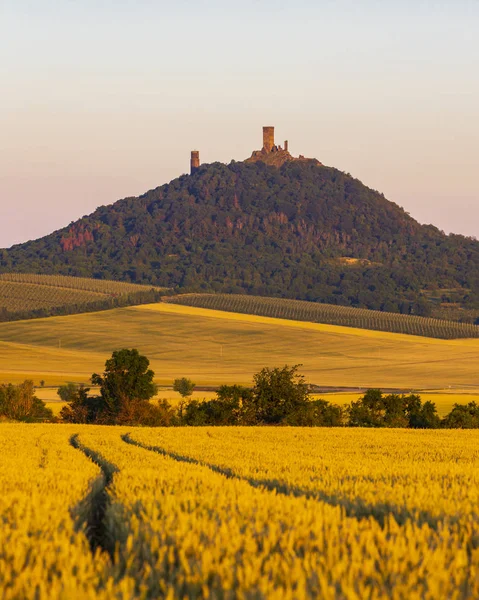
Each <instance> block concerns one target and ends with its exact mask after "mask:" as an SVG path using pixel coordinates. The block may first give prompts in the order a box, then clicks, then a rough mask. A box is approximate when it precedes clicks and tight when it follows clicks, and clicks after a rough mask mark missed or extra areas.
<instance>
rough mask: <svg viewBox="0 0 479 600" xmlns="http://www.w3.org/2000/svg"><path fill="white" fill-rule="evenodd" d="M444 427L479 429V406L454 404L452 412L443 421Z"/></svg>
mask: <svg viewBox="0 0 479 600" xmlns="http://www.w3.org/2000/svg"><path fill="white" fill-rule="evenodd" d="M443 426H444V427H447V428H448V429H477V428H479V404H476V402H469V404H454V407H453V409H452V411H451V412H450V413H449V414H448V415H447V416H446V417H445V419H444V420H443Z"/></svg>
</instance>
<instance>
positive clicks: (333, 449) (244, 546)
mask: <svg viewBox="0 0 479 600" xmlns="http://www.w3.org/2000/svg"><path fill="white" fill-rule="evenodd" d="M478 448H479V433H477V432H475V431H444V430H440V431H438V430H436V431H416V430H414V431H413V430H364V429H356V430H354V429H326V430H325V429H303V428H237V427H230V428H194V429H191V428H181V429H174V428H173V429H148V428H140V429H128V428H124V427H105V426H75V425H19V424H5V423H4V424H0V450H1V452H2V461H1V463H0V485H1V487H2V497H1V498H0V510H1V514H2V528H1V529H0V547H1V548H2V551H1V552H0V578H1V585H2V598H4V599H5V600H16V599H17V598H25V599H30V598H31V599H32V600H33V598H35V600H56V599H65V600H66V599H67V598H91V599H92V600H93V598H100V600H101V599H106V598H115V599H119V600H127V599H136V598H138V599H140V598H141V599H142V600H148V599H153V598H167V599H170V600H173V599H174V598H198V599H201V598H224V599H229V600H236V599H240V598H241V599H243V598H246V599H259V600H261V599H266V598H287V599H291V600H293V599H296V598H318V597H320V598H324V599H325V600H336V599H345V600H346V599H348V600H362V599H363V598H375V599H378V600H379V599H383V598H384V599H386V598H388V599H390V598H395V599H404V600H406V599H408V600H409V599H411V598H412V599H417V600H419V599H425V600H436V599H438V598H452V599H455V600H466V599H467V600H469V599H470V600H473V599H474V598H477V597H478V595H479V542H478V540H479V524H478V521H477V501H478V491H477V490H478V489H479V488H478V484H479V469H478V464H479V450H478Z"/></svg>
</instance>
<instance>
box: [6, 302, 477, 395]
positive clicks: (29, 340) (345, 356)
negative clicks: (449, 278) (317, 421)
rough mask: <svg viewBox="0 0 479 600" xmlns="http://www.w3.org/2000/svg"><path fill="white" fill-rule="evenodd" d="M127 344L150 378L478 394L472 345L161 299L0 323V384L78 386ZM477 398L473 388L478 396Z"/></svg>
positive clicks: (169, 382)
mask: <svg viewBox="0 0 479 600" xmlns="http://www.w3.org/2000/svg"><path fill="white" fill-rule="evenodd" d="M123 347H130V348H131V347H135V348H138V349H139V350H140V352H142V353H144V354H146V356H148V357H149V358H150V360H151V363H152V367H153V369H154V371H155V372H156V375H157V381H158V382H160V383H162V384H170V385H171V382H172V381H173V379H175V378H176V377H182V376H185V377H190V378H191V379H193V380H194V381H195V382H196V383H197V384H199V385H220V384H222V383H242V384H250V383H251V378H252V375H253V373H255V372H257V371H258V370H260V369H261V368H262V367H264V366H282V365H284V364H290V365H291V364H295V363H301V364H302V365H303V367H302V369H301V370H302V372H304V373H305V375H306V377H307V379H308V380H309V381H310V382H311V383H315V384H319V385H326V386H338V387H342V386H345V387H361V388H367V387H387V388H401V389H405V390H410V389H444V388H447V387H448V386H453V387H458V388H461V389H469V390H471V391H474V389H475V390H476V391H477V390H479V371H478V369H477V364H479V340H436V339H430V338H421V337H417V336H407V335H402V334H391V333H384V332H378V331H366V330H361V329H353V328H347V327H336V326H332V325H320V324H315V323H304V322H300V321H287V320H282V319H273V318H268V317H257V316H250V315H240V314H233V313H227V312H219V311H211V310H207V309H198V308H192V307H186V306H178V305H168V304H164V303H160V304H153V305H146V306H140V307H134V308H124V309H116V310H112V311H105V312H98V313H90V314H82V315H73V316H68V317H52V318H49V319H36V320H32V321H21V322H15V323H2V324H0V367H1V371H0V379H1V380H2V381H13V380H15V381H19V380H21V379H24V378H25V377H30V378H33V379H34V381H35V383H36V384H38V383H39V381H40V379H44V380H45V382H46V385H55V384H59V383H61V382H65V381H78V382H81V381H84V382H85V381H87V380H88V377H89V375H90V374H91V373H92V372H94V371H101V370H102V368H103V365H104V362H105V359H106V358H107V357H108V356H109V355H110V354H111V352H112V351H113V350H115V349H119V348H123ZM478 393H479V392H478Z"/></svg>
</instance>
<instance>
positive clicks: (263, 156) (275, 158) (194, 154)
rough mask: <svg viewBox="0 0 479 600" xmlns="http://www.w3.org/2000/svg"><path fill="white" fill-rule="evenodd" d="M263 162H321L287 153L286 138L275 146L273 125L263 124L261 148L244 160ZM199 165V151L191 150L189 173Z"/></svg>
mask: <svg viewBox="0 0 479 600" xmlns="http://www.w3.org/2000/svg"><path fill="white" fill-rule="evenodd" d="M260 161H261V162H264V163H266V164H267V165H271V166H274V167H280V166H281V165H283V164H284V163H285V162H290V161H309V162H312V163H314V164H316V165H321V163H320V162H319V161H318V160H316V159H315V158H305V157H304V156H302V155H301V154H300V155H299V157H298V158H295V157H294V156H292V155H291V154H290V153H289V144H288V140H285V142H284V147H283V148H282V147H281V146H277V145H276V144H275V142H274V127H272V126H271V125H265V126H264V127H263V147H262V148H261V150H254V151H253V154H252V155H251V156H250V158H248V159H246V160H245V161H244V162H246V163H250V162H260ZM199 166H200V153H199V152H198V150H192V151H191V174H192V175H193V173H195V172H196V171H197V170H198V168H199Z"/></svg>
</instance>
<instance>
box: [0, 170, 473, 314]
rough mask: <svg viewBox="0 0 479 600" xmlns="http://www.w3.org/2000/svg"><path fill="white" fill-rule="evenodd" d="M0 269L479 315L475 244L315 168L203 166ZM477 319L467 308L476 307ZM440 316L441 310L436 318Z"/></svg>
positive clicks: (3, 255) (4, 254)
mask: <svg viewBox="0 0 479 600" xmlns="http://www.w3.org/2000/svg"><path fill="white" fill-rule="evenodd" d="M0 271H1V272H9V271H18V272H24V273H26V272H34V273H51V274H55V273H58V274H65V275H75V276H82V277H95V278H102V279H116V280H122V281H130V282H135V283H144V284H149V285H159V286H167V287H172V288H176V289H177V290H181V291H207V292H223V293H247V294H254V295H257V296H276V297H286V298H296V299H303V300H311V301H316V302H327V303H330V304H339V305H345V306H347V305H350V306H358V307H365V308H370V309H376V310H385V311H391V312H402V313H406V314H409V313H413V314H419V315H430V314H431V312H432V314H434V311H435V310H439V309H440V310H442V311H443V313H444V307H447V306H448V305H450V306H451V307H454V309H455V312H454V315H455V316H454V318H460V316H461V313H460V312H459V313H458V311H457V308H458V307H462V308H464V309H469V311H465V312H464V315H468V316H467V318H468V319H470V318H471V310H472V311H474V310H476V309H479V302H478V300H477V298H479V296H478V293H477V292H478V291H479V242H477V241H476V240H475V239H472V238H466V237H463V236H460V235H445V234H444V233H443V232H441V231H439V230H438V229H437V228H435V227H433V226H432V225H420V224H419V223H417V222H416V221H415V220H414V219H413V218H412V217H410V216H409V215H408V213H406V212H405V211H404V210H403V209H401V208H400V207H399V206H397V205H396V204H394V203H392V202H389V201H388V200H386V199H385V198H384V196H383V195H382V194H380V193H379V192H376V191H374V190H371V189H369V188H367V187H366V186H365V185H363V184H362V183H361V182H360V181H358V180H357V179H354V178H353V177H351V176H350V175H347V174H345V173H342V172H340V171H338V170H336V169H333V168H329V167H324V166H320V165H318V164H316V163H314V162H308V161H304V162H289V163H285V164H284V165H283V166H281V167H280V168H276V167H273V166H267V165H265V164H264V163H262V162H257V163H251V164H247V163H237V162H232V163H231V164H229V165H224V164H221V163H213V164H210V165H203V166H201V167H200V168H199V169H198V171H197V172H196V173H194V174H193V175H191V176H190V175H184V176H181V177H179V178H178V179H175V180H173V181H172V182H171V183H169V184H167V185H163V186H161V187H158V188H156V189H155V190H152V191H149V192H147V193H146V194H144V195H143V196H140V197H139V198H127V199H124V200H120V201H118V202H116V203H115V204H113V205H111V206H102V207H100V208H98V209H97V210H96V211H95V212H94V213H93V214H91V215H90V216H87V217H84V218H82V219H80V220H79V221H77V222H75V223H72V224H71V225H70V226H68V227H66V228H64V229H62V230H60V231H57V232H55V233H53V234H51V235H49V236H46V237H44V238H42V239H39V240H36V241H31V242H28V243H25V244H21V245H17V246H14V247H12V248H10V249H8V250H0ZM472 315H473V316H474V312H472ZM441 316H442V317H443V318H444V317H445V316H446V318H447V315H444V314H441Z"/></svg>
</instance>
